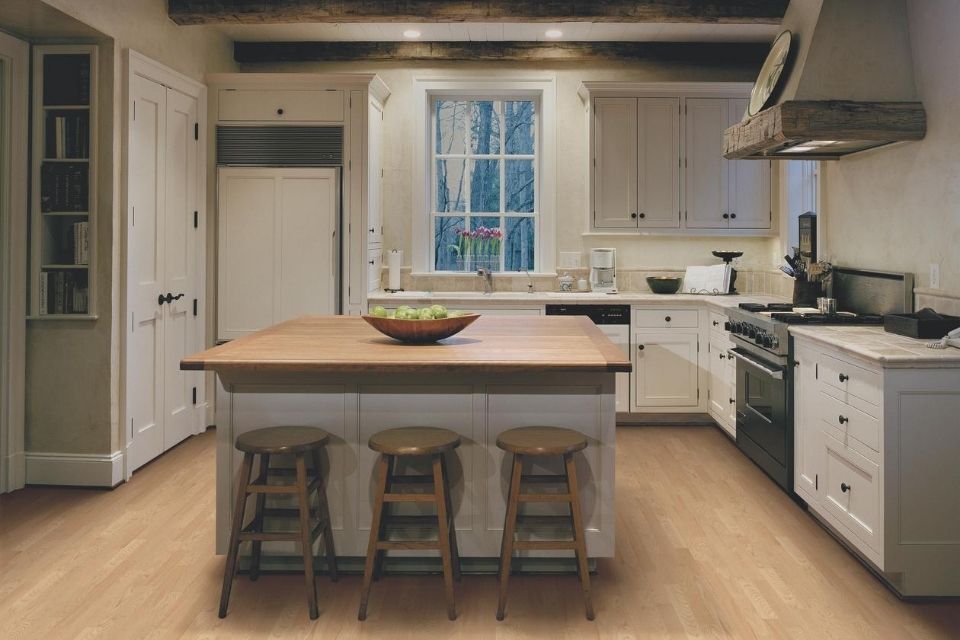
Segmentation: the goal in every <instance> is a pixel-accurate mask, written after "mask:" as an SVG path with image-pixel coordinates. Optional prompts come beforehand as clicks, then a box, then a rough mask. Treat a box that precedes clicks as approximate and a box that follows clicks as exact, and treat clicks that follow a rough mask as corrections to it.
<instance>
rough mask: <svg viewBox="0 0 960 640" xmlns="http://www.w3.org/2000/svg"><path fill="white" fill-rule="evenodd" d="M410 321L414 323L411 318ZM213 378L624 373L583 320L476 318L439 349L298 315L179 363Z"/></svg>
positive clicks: (350, 320)
mask: <svg viewBox="0 0 960 640" xmlns="http://www.w3.org/2000/svg"><path fill="white" fill-rule="evenodd" d="M411 322H413V321H411ZM180 368H181V369H183V370H193V371H197V370H206V371H216V372H218V373H257V372H262V373H291V374H300V373H302V374H327V373H444V372H460V373H464V372H466V373H469V372H477V373H525V372H543V373H548V372H584V373H599V372H627V371H630V368H631V364H630V360H629V358H628V357H627V356H625V355H624V354H623V352H622V351H621V350H620V349H619V348H618V347H617V346H616V345H614V344H613V343H612V342H611V341H610V340H609V339H608V338H607V337H606V336H605V335H603V333H602V332H601V331H600V330H599V329H597V327H596V326H594V324H593V323H592V322H591V321H590V320H589V319H588V318H586V317H577V316H536V317H533V316H523V317H509V316H481V317H480V318H479V319H477V321H476V322H474V323H473V324H471V325H470V326H469V327H467V328H466V329H464V330H463V331H462V332H460V333H458V334H457V335H455V336H452V337H450V338H447V339H446V340H443V341H441V342H439V343H436V344H426V345H424V344H419V345H414V344H403V343H400V342H397V341H396V340H393V339H392V338H388V337H387V336H384V335H382V334H381V333H379V332H377V331H376V330H375V329H374V328H373V327H371V326H370V325H368V324H367V323H366V322H365V321H364V320H363V319H362V318H359V317H356V316H303V317H300V318H295V319H293V320H288V321H287V322H282V323H280V324H277V325H274V326H272V327H269V328H267V329H264V330H262V331H258V332H256V333H253V334H251V335H248V336H245V337H243V338H238V339H236V340H233V341H231V342H228V343H225V344H222V345H220V346H217V347H213V348H212V349H208V350H206V351H203V352H201V353H197V354H195V355H192V356H189V357H187V358H184V359H183V360H182V361H181V363H180Z"/></svg>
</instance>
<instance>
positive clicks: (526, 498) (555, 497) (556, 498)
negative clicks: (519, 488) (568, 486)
mask: <svg viewBox="0 0 960 640" xmlns="http://www.w3.org/2000/svg"><path fill="white" fill-rule="evenodd" d="M571 500H572V498H571V497H570V494H569V493H521V494H520V495H518V496H517V501H518V502H570V501H571Z"/></svg>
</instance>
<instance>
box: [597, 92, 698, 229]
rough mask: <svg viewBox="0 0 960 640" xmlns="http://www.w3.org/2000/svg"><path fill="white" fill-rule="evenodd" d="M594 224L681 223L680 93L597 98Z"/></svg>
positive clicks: (614, 226)
mask: <svg viewBox="0 0 960 640" xmlns="http://www.w3.org/2000/svg"><path fill="white" fill-rule="evenodd" d="M594 105H595V107H594V150H593V153H594V171H593V176H594V189H593V193H594V226H596V227H597V228H599V229H618V228H619V229H631V228H632V229H636V228H641V229H643V228H674V229H675V228H677V227H679V226H680V98H597V99H596V101H595V103H594Z"/></svg>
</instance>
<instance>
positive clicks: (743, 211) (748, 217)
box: [724, 98, 772, 229]
mask: <svg viewBox="0 0 960 640" xmlns="http://www.w3.org/2000/svg"><path fill="white" fill-rule="evenodd" d="M747 103H748V100H746V99H745V98H744V99H740V98H734V99H731V100H730V101H729V109H728V115H729V118H730V120H729V122H728V123H727V125H728V126H732V125H734V124H736V123H738V122H740V119H741V118H742V117H743V113H744V111H746V109H747ZM724 162H725V163H726V164H727V166H728V171H727V174H728V178H727V179H728V186H727V193H728V194H729V202H728V205H727V212H728V213H729V214H730V219H729V222H730V228H731V229H769V228H770V222H771V216H772V213H771V204H770V161H769V160H724Z"/></svg>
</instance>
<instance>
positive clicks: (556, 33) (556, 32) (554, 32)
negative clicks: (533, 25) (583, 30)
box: [544, 29, 563, 38]
mask: <svg viewBox="0 0 960 640" xmlns="http://www.w3.org/2000/svg"><path fill="white" fill-rule="evenodd" d="M544 35H545V36H547V37H548V38H562V37H563V31H560V29H547V32H546V33H545V34H544Z"/></svg>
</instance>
